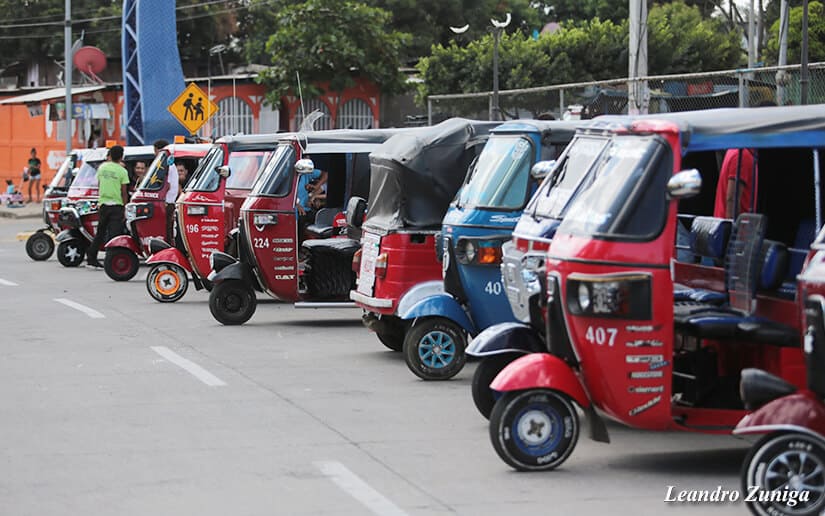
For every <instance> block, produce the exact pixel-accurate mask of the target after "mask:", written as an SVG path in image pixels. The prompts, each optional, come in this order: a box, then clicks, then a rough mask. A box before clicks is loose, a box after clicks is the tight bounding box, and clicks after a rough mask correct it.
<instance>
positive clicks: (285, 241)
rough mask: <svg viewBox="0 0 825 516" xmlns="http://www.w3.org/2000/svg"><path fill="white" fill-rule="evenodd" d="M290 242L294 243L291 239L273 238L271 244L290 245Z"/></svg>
mask: <svg viewBox="0 0 825 516" xmlns="http://www.w3.org/2000/svg"><path fill="white" fill-rule="evenodd" d="M292 242H294V240H293V239H291V238H273V239H272V243H273V244H291V243H292Z"/></svg>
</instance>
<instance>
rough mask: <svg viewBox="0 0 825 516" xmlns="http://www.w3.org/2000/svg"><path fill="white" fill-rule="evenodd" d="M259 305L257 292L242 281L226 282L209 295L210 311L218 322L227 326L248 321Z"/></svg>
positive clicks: (214, 288)
mask: <svg viewBox="0 0 825 516" xmlns="http://www.w3.org/2000/svg"><path fill="white" fill-rule="evenodd" d="M257 303H258V300H257V298H256V297H255V291H254V290H252V287H250V286H249V285H247V284H246V283H244V282H243V281H241V280H235V279H233V280H224V281H222V282H220V283H218V284H216V285H215V286H214V287H213V288H212V291H211V292H210V293H209V311H210V312H212V317H214V318H215V320H216V321H218V322H219V323H221V324H225V325H235V324H243V323H245V322H246V321H248V320H249V319H250V318H251V317H252V314H254V313H255V308H256V307H257Z"/></svg>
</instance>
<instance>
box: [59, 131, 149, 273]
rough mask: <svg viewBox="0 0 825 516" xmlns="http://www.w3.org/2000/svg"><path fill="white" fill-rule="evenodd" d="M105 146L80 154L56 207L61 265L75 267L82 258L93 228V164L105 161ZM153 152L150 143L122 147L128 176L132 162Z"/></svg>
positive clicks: (96, 194) (94, 188) (96, 193)
mask: <svg viewBox="0 0 825 516" xmlns="http://www.w3.org/2000/svg"><path fill="white" fill-rule="evenodd" d="M108 152H109V150H108V149H106V148H100V149H90V150H88V151H84V153H83V165H82V166H81V167H80V169H79V170H78V171H77V175H76V176H75V178H74V181H72V185H71V187H70V188H69V192H68V194H67V196H66V198H65V199H64V200H63V205H62V207H61V208H60V215H59V223H60V225H61V227H63V228H66V229H63V230H62V231H61V232H60V234H58V235H57V238H56V240H57V242H58V244H57V260H58V261H59V262H60V263H61V265H63V266H64V267H77V266H78V265H80V264H81V263H83V260H84V259H85V258H86V249H87V247H88V246H89V244H90V243H91V241H92V240H93V239H94V236H95V233H96V231H97V209H98V207H97V199H98V189H97V177H96V174H97V167H99V166H100V164H101V163H103V161H105V160H106V155H107V153H108ZM154 155H155V149H154V148H153V147H152V146H151V145H141V146H129V147H124V148H123V161H124V163H125V164H126V169H127V171H129V173H130V175H131V171H132V169H133V168H134V164H135V162H136V161H148V160H151V159H152V158H153V157H154Z"/></svg>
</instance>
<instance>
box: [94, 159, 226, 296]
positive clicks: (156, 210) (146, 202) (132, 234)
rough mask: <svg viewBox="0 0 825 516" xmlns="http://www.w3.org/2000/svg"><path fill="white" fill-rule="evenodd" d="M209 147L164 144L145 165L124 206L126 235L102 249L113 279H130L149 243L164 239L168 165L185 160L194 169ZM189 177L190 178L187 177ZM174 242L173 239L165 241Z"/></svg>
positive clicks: (146, 254)
mask: <svg viewBox="0 0 825 516" xmlns="http://www.w3.org/2000/svg"><path fill="white" fill-rule="evenodd" d="M211 147H212V146H211V145H210V144H205V143H173V144H171V145H168V146H166V147H165V148H164V149H163V150H161V151H160V152H159V153H158V155H157V156H156V157H155V160H154V161H153V162H152V164H151V165H150V166H149V167H148V168H147V170H146V174H145V175H144V176H143V180H142V181H141V182H140V184H138V185H137V188H136V189H135V191H134V193H132V197H131V199H130V201H129V203H128V204H127V205H126V209H125V211H126V226H127V229H128V230H129V234H127V235H119V236H116V237H114V238H112V239H111V240H109V241H108V242H107V243H106V245H105V246H104V249H105V250H106V259H105V260H104V261H103V269H104V270H105V271H106V274H107V275H108V276H109V277H110V278H112V279H113V280H115V281H129V280H130V279H132V278H133V277H134V276H135V274H137V272H138V267H139V265H140V262H139V259H140V258H146V257H148V256H149V255H150V254H151V253H150V251H149V242H150V241H151V240H152V239H154V238H159V239H161V240H166V239H167V236H166V194H167V192H168V191H169V184H168V183H167V181H166V177H167V173H168V170H169V167H170V166H176V164H177V163H181V162H183V163H185V165H186V169H187V170H189V171H192V172H194V171H195V169H196V168H197V165H198V162H199V161H200V159H201V158H202V157H204V156H205V155H206V153H207V152H208V151H209V149H210V148H211ZM188 179H192V178H191V177H189V178H188ZM167 243H168V244H172V245H174V242H167Z"/></svg>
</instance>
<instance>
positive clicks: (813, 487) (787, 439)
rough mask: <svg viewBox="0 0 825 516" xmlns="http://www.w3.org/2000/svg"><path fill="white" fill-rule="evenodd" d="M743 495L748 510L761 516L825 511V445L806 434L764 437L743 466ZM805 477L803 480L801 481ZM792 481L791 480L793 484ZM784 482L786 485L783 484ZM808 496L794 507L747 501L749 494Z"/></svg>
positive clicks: (797, 515) (791, 515)
mask: <svg viewBox="0 0 825 516" xmlns="http://www.w3.org/2000/svg"><path fill="white" fill-rule="evenodd" d="M741 477H742V494H743V498H745V500H746V501H745V503H746V504H747V506H748V509H750V511H751V512H752V513H753V514H756V515H758V516H768V515H771V516H778V515H788V516H808V515H815V514H820V513H821V512H822V511H823V509H825V443H823V442H822V440H821V439H818V438H816V437H814V436H812V435H808V434H802V433H793V432H791V433H773V434H768V435H766V436H765V437H763V438H762V439H761V440H760V441H759V442H757V443H756V444H755V445H753V447H751V449H750V451H749V452H748V455H747V457H745V462H744V463H743V464H742V474H741ZM800 477H802V478H800ZM789 479H790V480H789ZM783 480H784V481H783ZM803 482H804V483H803ZM785 485H789V486H790V488H789V491H795V492H797V493H803V492H807V493H808V500H807V501H804V500H802V499H801V498H797V499H796V500H795V501H796V505H795V506H793V507H791V506H789V505H787V503H786V501H780V500H777V501H761V502H760V501H759V499H758V496H757V497H756V500H755V501H747V498H748V493H749V490H751V489H753V488H759V491H758V493H763V494H767V493H769V492H771V491H773V490H778V491H779V492H782V491H784V487H785Z"/></svg>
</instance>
